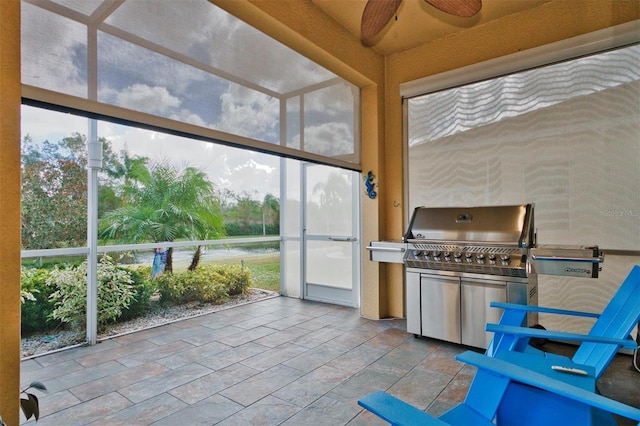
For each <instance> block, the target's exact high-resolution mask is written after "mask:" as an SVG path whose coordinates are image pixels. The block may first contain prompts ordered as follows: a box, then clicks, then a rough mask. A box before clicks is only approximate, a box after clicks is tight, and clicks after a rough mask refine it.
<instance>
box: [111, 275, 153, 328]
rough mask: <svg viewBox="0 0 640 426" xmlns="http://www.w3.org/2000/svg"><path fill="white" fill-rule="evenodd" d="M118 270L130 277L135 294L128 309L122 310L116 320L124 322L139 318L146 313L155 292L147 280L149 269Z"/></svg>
mask: <svg viewBox="0 0 640 426" xmlns="http://www.w3.org/2000/svg"><path fill="white" fill-rule="evenodd" d="M119 268H120V269H123V270H125V271H127V272H129V274H130V275H131V281H132V282H131V285H132V287H133V291H134V293H135V296H134V298H133V299H132V300H131V303H130V304H129V307H127V308H124V309H123V310H122V315H121V316H120V317H119V318H118V320H119V321H126V320H128V319H131V318H135V317H138V316H141V315H143V314H144V313H145V312H147V310H148V309H149V303H150V301H151V295H152V294H153V292H154V291H155V286H154V284H153V283H152V282H151V281H150V280H149V279H148V277H149V274H150V272H151V268H150V267H148V266H140V267H138V268H124V267H119Z"/></svg>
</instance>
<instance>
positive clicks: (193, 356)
mask: <svg viewBox="0 0 640 426" xmlns="http://www.w3.org/2000/svg"><path fill="white" fill-rule="evenodd" d="M229 349H230V346H227V345H224V344H222V343H219V342H211V343H207V344H206V345H202V346H191V345H190V347H189V348H188V349H186V350H183V351H179V352H176V351H173V352H172V353H171V354H169V355H167V356H165V357H161V358H157V361H156V362H157V363H158V364H162V365H164V366H167V367H169V368H179V367H182V366H185V365H187V364H191V363H194V362H199V361H201V360H203V359H206V358H207V357H211V356H213V355H215V354H217V353H220V352H224V351H226V350H229Z"/></svg>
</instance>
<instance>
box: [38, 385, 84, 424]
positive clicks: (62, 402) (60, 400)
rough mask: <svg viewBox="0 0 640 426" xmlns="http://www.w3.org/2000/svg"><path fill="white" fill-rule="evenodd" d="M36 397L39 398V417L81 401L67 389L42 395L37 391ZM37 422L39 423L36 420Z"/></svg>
mask: <svg viewBox="0 0 640 426" xmlns="http://www.w3.org/2000/svg"><path fill="white" fill-rule="evenodd" d="M38 398H39V400H40V417H41V418H42V417H46V416H49V415H51V414H53V413H56V412H58V411H62V410H65V409H67V408H70V407H73V406H74V405H78V404H81V403H82V401H81V400H80V399H78V398H77V397H76V396H75V395H74V394H72V393H71V392H69V391H68V390H62V391H59V392H53V393H51V392H49V393H46V394H44V395H43V394H40V393H38ZM38 424H40V421H38Z"/></svg>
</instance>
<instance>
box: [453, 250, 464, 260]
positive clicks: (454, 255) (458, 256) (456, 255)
mask: <svg viewBox="0 0 640 426" xmlns="http://www.w3.org/2000/svg"><path fill="white" fill-rule="evenodd" d="M453 257H455V258H456V259H460V258H461V257H462V253H460V252H459V251H457V252H455V253H453Z"/></svg>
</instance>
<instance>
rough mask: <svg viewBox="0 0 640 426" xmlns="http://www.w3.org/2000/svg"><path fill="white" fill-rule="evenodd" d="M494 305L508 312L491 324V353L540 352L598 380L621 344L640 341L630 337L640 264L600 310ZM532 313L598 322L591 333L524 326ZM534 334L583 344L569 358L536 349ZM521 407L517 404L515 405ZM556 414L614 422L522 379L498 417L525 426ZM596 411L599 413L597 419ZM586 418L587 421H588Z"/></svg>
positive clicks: (638, 312) (639, 293)
mask: <svg viewBox="0 0 640 426" xmlns="http://www.w3.org/2000/svg"><path fill="white" fill-rule="evenodd" d="M491 306H493V307H497V308H502V309H504V313H503V316H502V318H501V320H500V324H487V326H486V329H487V331H492V332H494V333H495V334H494V339H493V340H492V342H491V344H490V345H489V347H488V349H487V352H486V353H487V355H489V356H494V357H496V356H500V355H501V354H505V353H513V355H510V356H511V361H512V362H525V361H524V360H522V359H518V356H517V355H515V353H526V354H530V355H538V356H539V357H541V358H542V357H544V359H545V360H548V362H550V363H551V364H553V365H554V366H555V367H556V368H560V369H562V368H563V367H571V368H573V369H574V372H576V371H577V372H579V373H582V374H584V372H585V371H588V375H589V376H591V375H593V376H592V377H593V378H594V379H595V380H596V381H597V379H598V378H599V377H600V376H601V375H602V373H604V371H605V369H606V368H607V366H608V365H609V363H610V362H611V360H612V359H613V357H614V356H615V354H616V353H617V352H618V351H619V349H620V348H622V347H625V348H629V349H636V348H637V343H635V342H634V341H633V340H632V339H629V338H628V337H629V334H630V332H631V330H632V329H633V327H634V326H635V325H636V324H638V321H639V320H640V266H638V265H636V266H634V267H633V268H632V270H631V272H630V273H629V275H628V276H627V278H626V279H625V281H624V282H623V283H622V285H621V286H620V288H619V289H618V291H617V292H616V294H615V295H614V296H613V298H612V299H611V301H610V302H609V303H608V304H607V306H606V307H605V309H604V310H603V311H602V313H601V314H592V313H586V312H576V311H567V310H562V309H552V308H544V307H535V306H523V305H511V304H503V303H492V304H491ZM530 311H537V312H544V313H550V314H558V315H574V316H583V317H591V318H596V321H595V322H594V324H593V327H592V328H591V330H590V331H589V334H587V335H582V334H576V333H566V332H559V331H551V330H539V329H531V328H527V327H523V326H521V324H522V323H523V321H524V319H525V318H526V313H527V312H530ZM531 338H542V339H554V340H565V341H576V342H580V346H579V347H578V349H577V350H576V352H575V354H574V355H573V357H572V358H571V359H569V358H567V357H565V356H561V355H557V354H552V353H545V352H542V351H540V350H538V349H535V348H532V347H531V346H529V345H528V342H529V339H531ZM534 359H535V358H534ZM527 362H530V361H527ZM568 374H571V373H568ZM595 390H596V389H594V391H595ZM516 406H517V407H518V408H517V409H514V407H516ZM540 407H544V409H540ZM523 413H527V415H526V417H525V418H524V419H522V414H523ZM551 413H552V414H553V415H554V418H555V420H556V421H558V422H559V423H562V422H564V423H570V422H576V419H578V418H581V417H582V416H586V419H595V418H598V423H600V424H607V423H613V424H615V422H614V421H613V419H612V418H610V417H608V416H607V415H606V414H604V413H602V412H596V414H593V413H591V412H589V411H587V410H584V408H583V407H580V406H578V407H577V408H571V407H570V406H569V404H568V402H567V400H566V399H563V398H559V397H558V396H557V395H554V394H549V393H545V392H539V391H532V389H531V388H529V387H527V386H523V385H521V384H518V383H511V384H510V385H509V387H508V388H507V390H506V391H505V396H504V399H503V404H502V405H501V407H500V408H499V410H498V413H497V420H498V421H499V422H500V423H503V424H513V423H516V422H518V421H519V420H520V419H522V420H521V421H520V423H521V424H522V425H526V424H527V422H528V421H529V420H530V424H540V423H543V422H542V421H541V420H540V419H538V418H537V416H540V417H543V418H544V417H545V416H547V415H551ZM596 415H597V416H599V417H594V416H596ZM561 419H563V420H561ZM585 421H588V420H584V421H583V422H585Z"/></svg>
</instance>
